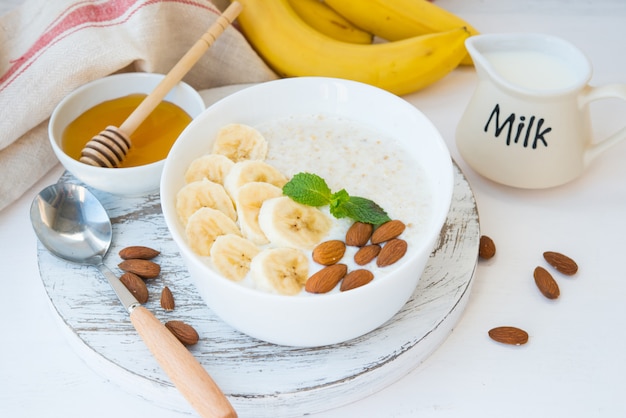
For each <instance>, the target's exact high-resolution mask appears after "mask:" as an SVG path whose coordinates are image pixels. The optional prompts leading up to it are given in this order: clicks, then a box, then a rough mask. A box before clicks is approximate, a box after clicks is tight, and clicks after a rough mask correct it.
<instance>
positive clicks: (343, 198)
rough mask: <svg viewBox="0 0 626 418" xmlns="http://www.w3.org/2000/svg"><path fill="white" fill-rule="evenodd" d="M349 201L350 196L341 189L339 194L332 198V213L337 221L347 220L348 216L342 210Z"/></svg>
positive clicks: (330, 204)
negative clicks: (340, 219)
mask: <svg viewBox="0 0 626 418" xmlns="http://www.w3.org/2000/svg"><path fill="white" fill-rule="evenodd" d="M348 201H350V195H349V194H348V192H346V190H345V189H341V190H339V191H338V192H337V193H333V194H332V196H331V197H330V203H329V206H330V208H329V209H330V213H331V214H332V215H333V216H334V217H335V218H337V219H339V218H345V217H346V216H348V214H347V213H345V211H344V210H343V209H342V208H343V205H345V204H346V203H347V202H348Z"/></svg>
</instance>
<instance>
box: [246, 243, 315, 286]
mask: <svg viewBox="0 0 626 418" xmlns="http://www.w3.org/2000/svg"><path fill="white" fill-rule="evenodd" d="M250 274H251V275H252V280H254V282H255V284H256V285H257V286H258V287H259V288H260V289H262V290H266V291H268V292H272V293H278V294H281V295H295V294H297V293H299V292H300V291H301V290H302V288H303V287H304V283H305V282H306V280H307V278H308V277H309V260H308V259H307V257H306V256H305V255H304V253H303V252H302V251H300V250H296V249H295V248H285V247H283V248H266V249H264V250H262V251H261V252H260V253H259V254H257V256H256V257H254V258H253V259H252V262H251V263H250Z"/></svg>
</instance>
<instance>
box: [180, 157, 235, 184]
mask: <svg viewBox="0 0 626 418" xmlns="http://www.w3.org/2000/svg"><path fill="white" fill-rule="evenodd" d="M233 165H235V163H234V162H233V161H232V160H231V159H229V158H228V157H226V156H224V155H222V154H207V155H203V156H201V157H198V158H196V159H195V160H193V161H192V162H191V164H189V168H187V172H185V183H192V182H194V181H200V180H204V179H207V180H210V181H212V182H214V183H218V184H224V178H225V177H226V175H227V174H228V172H229V171H230V169H231V168H233Z"/></svg>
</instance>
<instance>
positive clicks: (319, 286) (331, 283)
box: [304, 264, 348, 293]
mask: <svg viewBox="0 0 626 418" xmlns="http://www.w3.org/2000/svg"><path fill="white" fill-rule="evenodd" d="M347 272H348V266H347V265H345V264H333V265H332V266H328V267H324V268H323V269H321V270H320V271H318V272H317V273H315V274H313V275H312V276H311V277H309V278H308V280H307V281H306V283H305V285H304V289H305V290H306V291H307V292H309V293H327V292H330V291H331V290H333V289H334V288H335V286H337V283H339V280H341V279H342V278H343V277H344V276H345V275H346V273H347Z"/></svg>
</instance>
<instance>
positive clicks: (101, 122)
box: [61, 94, 191, 167]
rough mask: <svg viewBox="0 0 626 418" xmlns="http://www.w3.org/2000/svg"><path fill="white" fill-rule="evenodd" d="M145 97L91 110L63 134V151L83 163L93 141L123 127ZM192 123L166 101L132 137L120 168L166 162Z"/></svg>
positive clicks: (111, 102)
mask: <svg viewBox="0 0 626 418" xmlns="http://www.w3.org/2000/svg"><path fill="white" fill-rule="evenodd" d="M145 97H146V95H145V94H131V95H128V96H124V97H120V98H117V99H113V100H108V101H105V102H102V103H100V104H98V105H96V106H94V107H92V108H91V109H89V110H87V111H86V112H84V113H83V114H81V115H80V116H79V117H78V118H76V119H75V120H73V121H72V122H71V123H70V124H69V125H68V126H67V128H66V129H65V131H63V136H62V139H61V144H62V148H63V151H65V152H66V153H67V155H69V156H70V157H72V158H74V159H76V160H79V159H80V154H81V151H82V150H83V148H84V147H85V144H87V142H88V141H89V140H91V139H92V138H93V137H94V136H96V135H98V134H99V133H100V132H102V131H103V130H104V129H105V128H106V127H107V126H110V125H113V126H120V125H121V124H122V123H123V122H124V121H125V120H126V118H127V117H128V116H129V115H130V114H131V113H132V112H133V110H135V109H136V108H137V106H139V104H140V103H141V101H142V100H143V99H144V98H145ZM189 122H191V117H190V116H189V115H188V114H187V113H186V112H185V111H184V110H183V109H181V108H180V107H178V106H176V105H175V104H173V103H170V102H167V101H162V102H161V103H159V104H158V106H157V107H156V108H155V109H154V110H153V111H152V113H150V115H149V116H148V117H147V118H146V119H145V120H144V122H143V123H142V124H141V125H140V126H139V127H138V128H137V130H136V131H135V132H134V133H133V134H132V135H131V137H130V141H131V144H132V145H131V147H130V150H129V151H128V154H126V158H125V159H124V161H122V163H121V164H120V167H136V166H140V165H145V164H151V163H154V162H157V161H160V160H163V159H165V157H167V154H168V153H169V151H170V148H171V147H172V145H173V144H174V142H175V141H176V139H177V138H178V136H179V135H180V133H181V132H182V131H183V129H185V127H186V126H187V125H188V124H189Z"/></svg>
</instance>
